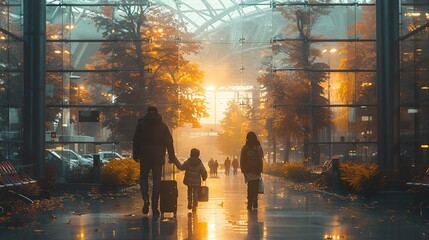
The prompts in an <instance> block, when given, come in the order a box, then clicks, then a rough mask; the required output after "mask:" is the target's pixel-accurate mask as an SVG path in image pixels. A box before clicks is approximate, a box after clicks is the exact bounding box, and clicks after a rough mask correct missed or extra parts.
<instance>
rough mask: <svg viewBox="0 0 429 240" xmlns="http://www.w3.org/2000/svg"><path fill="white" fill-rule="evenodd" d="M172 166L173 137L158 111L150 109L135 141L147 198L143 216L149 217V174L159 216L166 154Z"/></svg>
mask: <svg viewBox="0 0 429 240" xmlns="http://www.w3.org/2000/svg"><path fill="white" fill-rule="evenodd" d="M166 150H167V152H168V157H169V162H170V163H172V162H174V160H175V159H176V156H175V153H174V146H173V137H172V136H171V133H170V130H169V129H168V127H167V125H166V124H165V123H164V122H163V121H162V116H161V115H160V114H159V113H158V109H157V108H156V107H154V106H149V107H148V109H147V113H146V115H145V116H144V117H143V118H141V119H139V121H138V123H137V127H136V129H135V132H134V137H133V158H134V160H135V161H138V162H140V188H141V193H142V197H143V202H144V204H143V208H142V212H143V214H148V213H149V206H150V201H149V173H150V171H152V183H153V187H152V198H151V201H152V214H153V216H155V217H157V216H159V214H160V212H159V210H158V201H159V193H160V187H161V173H162V166H163V165H164V164H165V160H164V158H165V152H166Z"/></svg>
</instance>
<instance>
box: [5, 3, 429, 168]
mask: <svg viewBox="0 0 429 240" xmlns="http://www.w3.org/2000/svg"><path fill="white" fill-rule="evenodd" d="M181 2H182V3H186V1H181ZM152 3H153V4H148V2H146V1H135V2H132V1H119V2H115V3H110V2H109V1H99V2H98V1H97V2H95V1H94V2H91V3H89V2H85V3H82V2H81V1H76V3H73V1H57V0H55V1H54V0H53V1H47V6H46V16H47V27H46V28H47V44H46V131H45V132H46V148H47V149H50V150H52V149H61V150H62V149H68V150H72V151H73V152H75V153H76V154H80V155H83V156H85V155H86V156H90V155H87V154H94V153H98V152H100V151H109V152H118V153H121V154H123V155H130V154H131V148H132V135H133V132H134V127H135V125H136V123H137V121H138V119H139V118H141V117H142V116H143V115H144V113H145V109H146V107H147V106H148V105H149V104H155V105H156V106H157V107H158V108H159V110H160V112H162V114H163V117H164V119H165V121H166V122H167V124H168V125H169V127H170V128H171V129H173V130H174V132H175V134H174V135H175V137H176V139H175V140H176V141H175V142H176V143H177V142H180V143H181V146H187V145H186V143H185V141H186V139H180V138H179V137H180V136H181V134H178V132H179V131H182V130H183V129H184V127H188V126H192V127H199V126H200V123H199V122H198V121H199V120H200V119H201V118H204V117H207V113H208V111H207V109H206V108H205V107H204V106H205V93H204V87H205V86H207V85H209V84H213V83H214V84H216V85H217V87H219V86H227V85H234V86H239V85H241V86H249V85H253V86H255V88H254V89H258V91H260V92H259V93H255V94H253V95H252V96H251V97H249V96H248V95H246V96H244V95H240V94H236V95H235V96H234V98H236V100H239V101H238V102H239V103H240V104H241V106H244V105H246V104H247V103H248V102H249V101H248V100H249V98H253V97H257V98H258V99H257V101H253V102H257V104H253V106H251V107H253V109H251V111H252V114H250V116H253V118H254V120H253V121H252V122H253V123H255V122H257V124H253V126H257V127H259V128H260V129H257V131H258V132H260V133H261V137H263V139H264V148H265V149H267V150H266V152H267V153H268V156H267V157H268V159H270V161H302V160H307V161H311V162H312V163H313V164H321V163H323V162H324V161H325V160H329V159H331V158H333V157H334V156H341V157H343V158H346V159H352V160H356V161H374V159H375V157H376V153H377V149H376V141H377V134H376V133H377V129H376V122H377V115H376V112H377V111H376V110H377V108H376V102H377V98H376V91H375V89H376V72H375V69H376V54H375V52H376V49H375V1H368V0H366V1H364V0H362V1H357V2H356V1H353V2H351V1H330V2H329V3H327V1H316V0H313V1H308V2H305V3H302V2H301V1H297V2H288V3H275V2H273V1H258V2H257V3H255V4H247V3H246V4H243V3H242V4H232V3H225V4H226V5H225V6H223V7H221V6H216V8H215V7H213V9H216V11H213V13H214V16H212V18H211V19H202V20H201V19H200V20H198V19H199V17H201V16H203V14H201V12H204V9H199V8H200V7H207V6H208V5H210V4H215V3H214V2H210V1H205V4H201V6H197V5H195V6H194V10H193V11H194V12H192V11H191V10H189V11H188V10H187V6H188V5H187V4H180V3H179V4H178V5H176V1H173V0H171V1H167V0H166V1H153V2H152ZM173 3H174V4H173ZM228 4H230V5H228ZM172 6H176V7H179V8H173V7H172ZM0 7H1V8H2V11H1V17H2V19H3V18H4V20H2V21H0V30H1V31H0V34H1V39H0V44H1V45H2V50H4V51H2V53H1V56H0V57H1V63H2V66H0V67H1V69H0V70H1V76H2V79H1V82H0V85H4V88H3V87H0V94H2V95H0V98H1V99H2V105H1V112H2V116H3V115H4V117H2V118H1V119H2V120H1V122H0V124H1V126H2V130H1V133H2V140H3V141H2V142H1V143H2V145H4V146H2V152H3V155H5V157H7V158H9V159H12V157H14V158H17V159H19V154H20V153H19V152H20V151H19V149H20V147H19V146H20V144H21V140H22V136H21V135H22V133H21V131H22V130H21V129H22V127H21V117H20V116H21V108H22V103H21V100H22V89H23V84H22V82H23V80H22V71H21V66H22V41H21V38H22V30H21V29H20V28H21V27H22V19H21V16H22V14H20V13H21V10H22V6H21V5H20V1H2V4H1V5H0ZM425 7H426V6H424V5H422V4H412V3H409V1H408V2H407V3H405V2H404V3H403V6H402V14H401V16H402V18H403V20H402V22H403V23H405V22H407V23H408V22H410V24H413V26H414V28H415V29H418V28H419V26H422V24H425V20H426V12H427V9H426V8H425ZM410 9H411V10H413V11H415V10H416V9H419V11H420V12H421V15H420V17H417V16H414V15H413V14H405V12H407V11H410ZM424 11H426V12H424ZM193 16H194V17H193ZM410 24H402V25H401V26H402V27H403V29H402V35H405V34H406V33H408V32H409V31H410V29H412V27H406V25H410ZM425 32H426V31H417V32H416V34H415V35H413V36H409V37H406V38H404V39H403V41H402V45H401V49H402V53H403V54H402V57H403V58H404V59H403V64H402V68H403V71H402V73H401V74H402V75H401V76H402V79H401V81H402V82H403V83H404V84H403V90H404V94H403V95H401V96H402V99H401V100H402V101H403V106H404V107H403V118H404V119H403V123H404V125H403V126H404V127H403V129H401V130H402V134H403V137H404V139H405V140H403V148H404V151H405V148H406V149H410V150H407V151H406V153H407V154H410V156H411V157H413V156H414V155H415V154H421V156H423V155H424V154H426V153H425V150H424V149H422V148H421V147H422V146H420V145H421V144H420V143H419V144H417V143H416V139H422V136H427V135H428V134H427V133H425V132H424V131H425V130H424V129H423V127H422V125H421V124H420V122H424V120H425V118H424V116H423V112H424V109H422V104H423V102H424V101H423V100H424V96H425V90H424V89H423V88H424V86H423V85H421V84H423V83H424V79H423V78H422V76H424V71H425V70H424V68H423V66H424V63H425V59H424V56H425V53H426V52H425V48H424V46H420V45H423V44H424V42H425V41H426V38H425V37H424V36H420V35H425ZM3 36H4V38H3ZM417 36H419V37H417ZM426 45H427V44H426ZM3 63H4V64H3ZM411 63H412V64H411ZM419 76H420V80H419V81H418V82H419V84H418V85H417V84H415V83H416V82H417V81H414V80H417V79H418V78H419ZM406 82H407V83H408V82H413V84H405V83H406ZM2 89H3V90H2ZM405 90H406V91H405ZM259 98H261V99H259ZM416 99H418V100H419V101H416ZM217 101H228V100H225V99H224V100H223V99H217ZM417 102H419V103H418V104H417ZM245 103H246V104H245ZM226 105H227V104H225V106H226ZM246 106H248V104H247V105H246ZM242 108H243V110H246V109H244V107H242ZM247 115H249V114H247ZM223 117H224V116H217V117H216V118H215V119H218V121H219V122H220V119H222V118H223ZM256 119H257V120H256ZM215 124H217V123H215ZM249 126H250V125H249ZM243 127H245V126H244V125H243ZM255 128H256V127H255ZM216 131H219V132H221V131H222V129H216ZM3 135H4V136H3ZM183 135H186V134H183ZM177 138H179V139H177ZM213 148H216V147H215V146H213V147H212V149H213ZM185 150H187V149H185ZM411 150H412V151H411ZM178 151H180V150H178ZM219 151H220V150H219ZM183 152H185V153H184V154H187V151H183ZM424 156H426V155H424ZM426 158H427V156H426Z"/></svg>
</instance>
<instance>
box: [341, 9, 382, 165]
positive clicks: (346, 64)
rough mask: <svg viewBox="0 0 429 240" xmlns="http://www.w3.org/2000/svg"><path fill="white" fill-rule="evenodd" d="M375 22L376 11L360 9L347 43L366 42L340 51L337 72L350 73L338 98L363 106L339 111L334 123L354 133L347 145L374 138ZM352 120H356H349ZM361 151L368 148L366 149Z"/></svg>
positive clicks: (342, 84) (375, 115)
mask: <svg viewBox="0 0 429 240" xmlns="http://www.w3.org/2000/svg"><path fill="white" fill-rule="evenodd" d="M375 18H376V14H375V7H367V8H362V12H361V13H360V16H359V20H358V21H357V22H356V23H352V24H351V25H352V26H350V28H349V29H351V30H349V31H348V32H347V34H348V36H349V38H350V39H354V38H356V39H364V40H369V41H356V42H352V43H349V44H346V45H344V47H343V48H342V49H341V51H340V57H341V60H340V69H344V70H350V71H351V72H349V73H345V74H342V75H341V77H339V78H338V79H339V80H340V87H339V89H338V91H337V95H338V97H339V99H340V100H341V102H344V103H347V104H357V105H362V107H352V108H351V109H350V107H347V108H340V109H339V113H338V115H337V116H336V118H335V119H334V121H335V123H336V126H337V128H338V130H339V131H340V132H348V133H350V131H351V130H352V131H354V134H352V135H350V137H351V138H353V139H349V141H356V140H361V141H364V142H371V141H374V140H375V139H376V136H377V131H376V126H377V114H376V112H377V108H376V103H377V98H376V97H375V96H377V92H376V78H377V76H376V72H375V70H376V44H375V22H376V21H375ZM371 23H372V24H371ZM370 40H373V42H371V41H370ZM350 114H352V115H351V116H350ZM353 116H354V117H355V119H351V118H352V117H353ZM341 123H343V124H344V123H347V125H346V126H344V125H342V124H341ZM362 147H365V148H368V145H367V144H366V145H363V146H362ZM366 157H368V156H366Z"/></svg>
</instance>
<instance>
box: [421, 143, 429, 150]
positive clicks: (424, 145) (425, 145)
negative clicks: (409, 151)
mask: <svg viewBox="0 0 429 240" xmlns="http://www.w3.org/2000/svg"><path fill="white" fill-rule="evenodd" d="M420 148H422V149H428V148H429V145H428V144H422V145H420Z"/></svg>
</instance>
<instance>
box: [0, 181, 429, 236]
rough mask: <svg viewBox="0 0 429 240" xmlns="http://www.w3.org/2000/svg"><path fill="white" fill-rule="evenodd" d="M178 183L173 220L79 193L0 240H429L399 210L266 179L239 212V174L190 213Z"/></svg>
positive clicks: (116, 198)
mask: <svg viewBox="0 0 429 240" xmlns="http://www.w3.org/2000/svg"><path fill="white" fill-rule="evenodd" d="M182 177H183V174H178V175H177V178H178V179H177V181H178V185H179V199H178V205H179V206H178V213H177V216H176V218H165V219H162V218H160V219H153V218H152V216H151V214H149V215H148V216H143V214H142V213H141V206H142V200H141V197H140V192H139V191H138V190H136V191H134V192H131V193H129V194H124V195H117V194H112V195H103V196H100V195H90V196H89V195H88V194H87V193H81V194H73V198H68V200H67V201H66V202H65V204H64V208H63V209H55V210H46V211H39V212H37V213H35V214H29V215H26V216H20V217H19V218H18V219H14V221H13V222H7V223H3V224H2V225H1V228H0V239H1V240H15V239H23V240H24V239H44V240H45V239H46V240H49V239H61V240H65V239H127V240H129V239H216V240H218V239H234V240H237V239H340V240H345V239H407V240H411V239H429V235H428V234H429V227H428V225H426V222H425V221H423V219H421V218H420V217H419V216H418V214H417V212H416V211H410V210H407V209H406V207H405V206H404V207H398V206H395V207H393V208H391V206H385V205H382V203H379V202H378V203H377V202H364V201H361V200H354V201H350V200H340V199H338V198H336V197H332V196H329V195H324V194H321V193H317V192H312V191H301V190H300V191H297V190H292V189H290V188H288V187H287V184H285V183H284V182H283V181H282V180H280V179H278V178H270V177H266V178H265V182H266V188H265V190H266V192H265V194H264V195H260V201H259V209H258V210H257V211H251V212H249V211H247V209H246V185H245V184H244V181H243V176H242V175H241V174H239V175H237V176H234V175H230V176H225V175H224V174H219V176H218V177H217V178H209V179H208V180H207V185H208V186H209V189H210V194H209V195H210V200H209V202H201V203H200V205H199V207H198V210H197V212H196V213H191V212H189V211H188V210H187V208H186V205H187V202H186V201H187V200H186V188H185V186H184V185H183V184H182ZM53 215H54V216H55V217H52V216H53ZM7 224H9V226H11V225H12V224H13V228H10V227H8V226H7Z"/></svg>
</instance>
